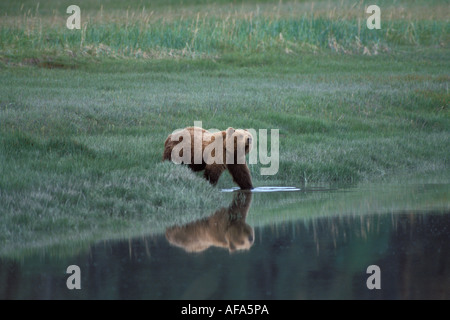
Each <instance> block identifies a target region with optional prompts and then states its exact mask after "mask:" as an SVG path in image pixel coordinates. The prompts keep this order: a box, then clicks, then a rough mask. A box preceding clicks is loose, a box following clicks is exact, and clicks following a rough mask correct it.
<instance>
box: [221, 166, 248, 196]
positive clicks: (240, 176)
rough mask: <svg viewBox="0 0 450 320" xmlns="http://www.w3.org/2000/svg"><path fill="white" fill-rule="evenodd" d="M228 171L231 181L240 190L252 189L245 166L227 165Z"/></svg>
mask: <svg viewBox="0 0 450 320" xmlns="http://www.w3.org/2000/svg"><path fill="white" fill-rule="evenodd" d="M227 168H228V171H230V174H231V176H232V177H233V181H234V182H236V184H237V185H238V186H239V187H240V188H241V189H242V190H250V189H253V184H252V177H251V175H250V170H249V169H248V167H247V164H228V165H227Z"/></svg>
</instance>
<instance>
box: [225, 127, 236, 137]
mask: <svg viewBox="0 0 450 320" xmlns="http://www.w3.org/2000/svg"><path fill="white" fill-rule="evenodd" d="M235 131H236V130H234V128H232V127H229V128H228V129H227V136H231V135H232V134H233V133H234V132H235Z"/></svg>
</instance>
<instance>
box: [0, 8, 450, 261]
mask: <svg viewBox="0 0 450 320" xmlns="http://www.w3.org/2000/svg"><path fill="white" fill-rule="evenodd" d="M122 3H123V2H119V1H110V2H109V5H108V7H107V6H106V5H104V6H103V7H101V4H100V2H96V1H88V2H85V3H84V4H83V6H81V7H82V19H83V21H84V22H83V28H82V29H81V30H79V31H69V30H67V29H66V28H65V27H64V23H65V19H66V17H67V15H66V14H65V8H66V7H67V6H68V5H67V6H66V5H65V4H66V3H65V2H64V1H58V2H53V1H48V2H42V3H40V4H39V7H37V3H36V2H32V1H23V2H22V3H20V2H13V1H3V2H2V3H1V4H0V14H1V16H2V20H1V22H0V163H1V164H2V165H1V166H0V226H1V227H0V243H1V246H0V248H1V249H0V254H6V253H10V252H13V251H15V250H19V249H20V250H27V249H30V248H40V247H47V246H54V245H61V244H62V243H80V242H84V243H86V242H90V241H94V240H98V239H105V238H111V237H117V236H121V235H125V234H127V235H129V234H141V233H143V232H147V233H148V232H150V233H151V232H160V231H161V230H164V228H165V227H167V226H168V225H171V224H174V223H183V222H186V221H190V220H192V219H196V218H199V217H202V216H204V215H206V214H210V213H211V212H212V211H213V210H215V209H216V208H217V207H218V206H221V205H222V206H225V205H228V202H229V199H228V197H227V196H224V195H223V194H220V193H219V192H218V189H220V188H229V187H231V186H233V183H232V181H231V178H230V176H229V175H224V176H223V177H222V178H221V180H220V181H219V185H218V187H217V188H212V187H211V186H209V185H208V184H207V183H206V182H205V181H204V180H203V179H202V178H201V177H200V176H198V175H196V174H194V173H192V172H190V171H189V170H188V169H186V168H183V167H180V166H175V165H172V164H170V163H161V156H162V145H163V142H164V140H165V138H166V137H167V135H168V134H169V133H171V132H172V131H174V130H175V129H178V128H183V127H186V126H191V125H193V124H194V121H197V120H199V121H202V122H203V126H204V127H205V128H218V129H226V128H227V127H229V126H233V127H235V128H254V129H256V130H258V129H269V130H270V129H279V130H280V168H279V172H278V174H277V175H275V176H261V175H260V174H259V172H260V168H261V167H262V165H261V164H256V165H252V166H251V168H250V169H251V173H252V177H253V179H254V184H255V185H256V186H265V185H296V186H299V185H303V184H305V183H352V184H355V183H359V182H367V181H369V182H373V181H380V180H383V179H391V178H392V177H395V176H398V175H405V174H407V175H409V176H413V177H419V176H422V175H427V174H432V175H437V174H439V175H441V176H442V178H443V179H444V180H446V179H447V181H448V174H449V154H450V152H449V151H450V150H449V147H448V146H449V145H450V141H449V140H450V134H449V128H450V114H449V109H448V107H449V101H450V99H449V98H450V95H449V91H448V85H449V82H450V75H449V61H448V56H449V53H450V52H449V48H448V40H449V38H448V35H449V34H450V33H449V31H450V30H449V23H448V17H447V16H446V15H445V8H446V3H445V1H433V2H422V1H416V2H414V3H413V4H412V3H410V2H401V1H400V2H396V4H395V5H393V4H391V3H390V2H380V4H379V6H380V7H381V8H382V29H381V30H377V31H375V30H372V31H370V30H367V29H366V28H365V17H366V15H365V14H364V4H363V3H362V2H361V3H354V2H351V1H343V2H342V3H341V4H340V5H337V4H335V3H334V2H330V1H319V2H317V3H314V4H312V3H309V2H287V3H285V2H278V1H277V2H275V3H272V2H245V3H234V4H231V3H228V2H226V1H219V2H217V3H216V2H215V3H212V2H209V1H197V2H193V3H190V4H188V5H185V6H181V7H180V6H175V5H173V3H172V4H171V3H168V4H167V3H164V2H155V3H152V5H151V6H150V8H149V7H146V8H145V9H144V8H143V7H142V5H141V4H140V2H131V3H129V4H127V6H126V7H123V4H122ZM70 4H71V3H70ZM344 8H346V9H345V10H344ZM405 8H408V10H407V11H406V10H405ZM61 26H63V27H61ZM257 203H258V202H256V205H257Z"/></svg>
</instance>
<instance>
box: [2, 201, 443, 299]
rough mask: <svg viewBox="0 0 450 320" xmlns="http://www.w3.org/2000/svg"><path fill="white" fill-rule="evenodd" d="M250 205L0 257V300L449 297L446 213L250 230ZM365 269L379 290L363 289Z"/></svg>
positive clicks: (327, 219) (328, 219) (339, 218)
mask: <svg viewBox="0 0 450 320" xmlns="http://www.w3.org/2000/svg"><path fill="white" fill-rule="evenodd" d="M259 196H261V194H259V195H258V194H254V195H253V200H255V198H256V197H259ZM445 201H447V202H448V199H444V202H445ZM251 206H252V195H251V194H248V193H247V194H246V193H236V194H235V195H234V197H233V201H232V202H231V203H230V206H229V207H228V208H221V209H218V210H217V211H216V212H214V213H213V214H212V215H211V216H210V217H208V218H205V219H203V220H199V221H193V222H191V223H190V224H188V225H184V226H173V227H170V228H168V229H167V230H166V234H161V235H155V236H147V237H140V238H134V239H127V240H122V241H104V242H101V243H97V244H94V245H92V246H91V247H90V248H89V250H88V251H87V252H86V251H84V252H80V253H78V254H75V255H73V256H70V257H58V256H52V255H51V254H48V253H46V252H45V251H42V252H36V253H35V254H33V255H31V256H27V257H24V258H23V259H7V258H3V259H2V258H0V299H257V300H260V299H271V300H272V299H450V212H449V211H448V207H446V208H444V209H440V210H436V209H431V208H430V209H429V210H423V208H422V209H421V210H406V211H400V212H399V211H397V212H389V213H382V214H377V213H373V214H370V213H369V214H368V213H361V214H357V213H353V214H347V215H340V214H338V215H331V216H323V217H312V218H311V217H308V218H299V219H296V220H290V221H285V222H277V223H264V224H262V225H261V226H253V225H252V223H251V222H249V221H250V220H251V221H254V222H255V221H257V219H256V218H254V219H247V214H248V212H249V210H250V208H251ZM250 212H251V210H250ZM250 214H251V213H250ZM69 265H78V266H79V267H80V271H81V289H80V290H69V289H68V288H67V286H66V280H67V278H68V276H69V275H68V274H66V268H67V267H68V266H69ZM371 265H376V266H378V267H379V273H378V275H379V278H377V279H376V280H379V281H378V282H377V281H375V282H377V283H379V284H380V289H372V290H371V289H369V288H368V287H367V279H368V278H369V277H370V276H371V275H372V274H368V273H367V268H368V267H369V266H371ZM375 282H373V281H372V283H375Z"/></svg>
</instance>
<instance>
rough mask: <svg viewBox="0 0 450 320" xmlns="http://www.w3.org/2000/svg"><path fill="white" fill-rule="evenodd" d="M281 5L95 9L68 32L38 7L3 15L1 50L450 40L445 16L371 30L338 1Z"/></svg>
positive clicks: (177, 53) (342, 47) (379, 45)
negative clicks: (302, 7) (118, 12)
mask: <svg viewBox="0 0 450 320" xmlns="http://www.w3.org/2000/svg"><path fill="white" fill-rule="evenodd" d="M289 5H290V4H287V5H285V6H288V8H289ZM285 6H281V7H280V8H278V9H277V8H276V7H274V9H275V10H273V11H274V12H275V14H262V13H260V12H259V7H257V8H258V9H256V10H255V9H254V8H253V10H250V11H248V10H247V11H246V10H244V12H243V13H242V12H241V11H240V13H239V14H238V13H233V11H223V13H221V14H220V12H221V11H220V10H212V12H214V13H215V11H218V12H219V14H211V12H202V11H198V12H196V13H194V12H189V13H188V14H187V15H186V16H184V15H183V14H182V15H181V16H177V15H175V17H174V15H173V13H172V12H170V13H165V14H159V15H158V14H155V13H154V11H150V12H148V11H145V7H144V8H143V10H142V11H141V12H140V13H135V12H134V11H133V13H129V11H128V10H127V11H126V12H125V13H124V12H122V16H120V17H116V16H111V17H110V18H109V19H106V18H105V17H104V16H103V13H101V14H100V17H98V15H99V14H98V13H97V15H95V16H94V15H88V16H87V17H86V18H85V19H84V20H83V24H82V28H81V30H68V29H67V28H66V27H65V24H64V20H63V19H61V17H64V15H62V14H60V15H58V16H56V13H55V15H54V16H51V15H47V16H45V15H44V16H41V15H39V14H38V11H37V10H36V11H35V12H34V11H33V10H28V11H26V12H24V13H23V15H22V16H19V17H17V18H16V19H11V18H9V19H8V16H6V17H5V20H4V22H3V23H1V24H0V55H2V56H6V57H8V58H10V59H11V58H13V57H14V56H19V57H23V56H33V55H36V54H40V55H42V54H43V53H47V54H50V53H51V54H52V55H68V56H72V57H73V56H75V55H82V56H83V55H84V56H86V55H87V56H111V57H126V58H169V57H183V56H184V57H186V56H188V57H211V58H214V57H217V56H218V55H221V54H223V53H229V52H236V53H241V54H249V53H266V52H274V51H275V52H279V53H284V54H296V53H301V52H304V51H313V52H315V51H318V50H325V51H328V50H331V51H334V52H342V53H357V54H378V53H381V52H383V51H389V50H393V49H394V48H396V47H397V46H399V45H415V46H446V45H448V42H449V38H450V37H449V34H450V24H449V22H448V19H441V20H431V19H426V18H424V19H412V20H409V19H407V18H406V17H403V18H400V19H392V13H391V19H383V20H382V23H383V24H382V29H381V30H369V29H368V28H367V27H366V26H365V16H364V14H361V12H362V13H363V11H362V10H363V9H362V8H359V10H361V11H359V12H360V14H359V15H350V16H349V15H348V13H346V12H345V11H342V12H341V13H340V14H337V13H336V8H338V7H339V6H337V5H334V7H333V6H331V4H329V3H328V7H327V8H328V10H329V11H328V12H326V11H323V12H322V11H320V10H319V12H322V14H318V13H315V9H314V6H312V7H311V8H310V9H309V10H308V12H305V11H298V15H295V16H293V15H292V14H290V15H289V14H280V13H279V11H280V10H286V8H285ZM209 7H210V8H213V9H215V7H214V6H209ZM359 7H361V5H359ZM218 8H221V7H218ZM102 10H103V8H102ZM222 10H223V9H222ZM322 10H323V9H322ZM400 16H401V15H400ZM383 18H384V16H383Z"/></svg>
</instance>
